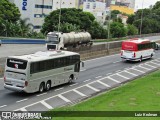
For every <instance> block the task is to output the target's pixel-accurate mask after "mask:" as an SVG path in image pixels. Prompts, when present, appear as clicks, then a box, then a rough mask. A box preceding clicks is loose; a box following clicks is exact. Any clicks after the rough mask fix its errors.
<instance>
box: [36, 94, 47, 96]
mask: <svg viewBox="0 0 160 120" xmlns="http://www.w3.org/2000/svg"><path fill="white" fill-rule="evenodd" d="M45 94H47V93H42V94H39V95H36V96H41V95H45Z"/></svg>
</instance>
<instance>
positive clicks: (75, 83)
mask: <svg viewBox="0 0 160 120" xmlns="http://www.w3.org/2000/svg"><path fill="white" fill-rule="evenodd" d="M77 84H78V83H75V84H72V85H69V86H75V85H77Z"/></svg>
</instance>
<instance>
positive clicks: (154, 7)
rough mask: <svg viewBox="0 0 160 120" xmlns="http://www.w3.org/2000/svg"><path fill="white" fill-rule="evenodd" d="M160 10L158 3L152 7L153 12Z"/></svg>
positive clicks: (159, 3)
mask: <svg viewBox="0 0 160 120" xmlns="http://www.w3.org/2000/svg"><path fill="white" fill-rule="evenodd" d="M159 8H160V1H157V2H156V4H155V5H154V6H153V8H152V9H153V10H156V9H159Z"/></svg>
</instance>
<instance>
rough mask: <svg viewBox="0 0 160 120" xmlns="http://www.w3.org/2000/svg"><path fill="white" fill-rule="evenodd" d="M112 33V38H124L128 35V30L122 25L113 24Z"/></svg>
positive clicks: (111, 26)
mask: <svg viewBox="0 0 160 120" xmlns="http://www.w3.org/2000/svg"><path fill="white" fill-rule="evenodd" d="M110 32H111V35H112V37H114V38H115V37H124V36H126V35H127V29H126V28H125V27H124V25H123V24H122V23H119V22H113V23H111V25H110Z"/></svg>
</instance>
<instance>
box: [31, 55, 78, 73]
mask: <svg viewBox="0 0 160 120" xmlns="http://www.w3.org/2000/svg"><path fill="white" fill-rule="evenodd" d="M79 61H80V56H79V55H73V56H66V57H62V58H56V59H51V60H45V61H39V62H34V63H31V70H30V73H31V74H32V73H37V72H42V71H47V70H51V69H56V68H60V67H65V66H69V65H73V64H76V63H78V62H79Z"/></svg>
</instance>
